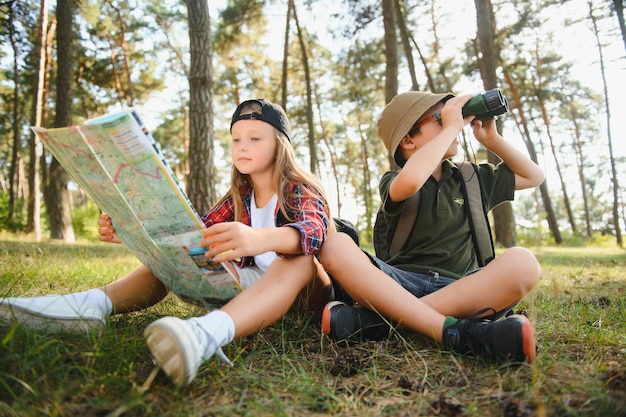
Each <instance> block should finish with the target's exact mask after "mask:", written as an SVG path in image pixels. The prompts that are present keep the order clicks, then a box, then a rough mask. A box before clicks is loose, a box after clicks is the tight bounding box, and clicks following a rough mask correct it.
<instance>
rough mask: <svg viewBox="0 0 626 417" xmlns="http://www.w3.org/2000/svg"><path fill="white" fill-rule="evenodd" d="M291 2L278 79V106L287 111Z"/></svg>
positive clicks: (292, 6)
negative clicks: (280, 71) (279, 94)
mask: <svg viewBox="0 0 626 417" xmlns="http://www.w3.org/2000/svg"><path fill="white" fill-rule="evenodd" d="M294 7H295V6H294V4H293V0H289V2H288V3H287V18H286V20H285V43H284V44H283V69H282V74H281V77H280V92H281V96H280V105H281V106H282V107H283V109H285V111H286V109H287V71H288V68H289V67H288V62H287V61H288V58H289V32H290V26H289V25H290V24H291V11H292V10H293V8H294Z"/></svg>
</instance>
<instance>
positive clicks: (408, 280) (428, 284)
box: [333, 251, 515, 320]
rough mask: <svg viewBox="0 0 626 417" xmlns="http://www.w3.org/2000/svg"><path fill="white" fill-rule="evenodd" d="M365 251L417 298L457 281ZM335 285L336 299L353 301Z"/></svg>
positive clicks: (502, 312) (496, 316) (496, 314)
mask: <svg viewBox="0 0 626 417" xmlns="http://www.w3.org/2000/svg"><path fill="white" fill-rule="evenodd" d="M363 253H365V254H366V255H367V256H368V257H369V258H370V261H371V262H372V264H373V265H374V266H376V267H377V268H378V269H380V270H381V271H383V272H384V273H385V274H387V275H388V276H390V277H391V278H392V279H393V280H394V281H396V282H397V283H398V284H400V285H401V286H402V287H403V288H404V289H405V290H407V291H408V292H410V293H411V294H413V295H414V296H415V297H417V298H421V297H424V296H425V295H428V294H430V293H433V292H435V291H438V290H440V289H442V288H443V287H445V286H446V285H449V284H451V283H453V282H454V281H456V279H455V278H450V277H446V276H443V275H440V274H439V273H438V272H429V273H422V272H411V271H405V270H403V269H399V268H396V267H395V266H392V265H389V264H387V263H386V262H384V261H382V260H380V259H378V258H377V257H375V256H373V255H372V254H370V253H368V252H366V251H363ZM477 271H479V269H476V270H473V271H470V272H468V273H467V274H465V276H467V275H471V274H473V273H474V272H477ZM460 279H462V278H460ZM333 287H335V288H334V289H335V293H336V295H337V298H336V299H338V300H340V301H343V302H346V303H348V304H352V302H353V301H352V299H351V298H350V296H349V295H348V294H347V293H346V292H345V291H344V290H343V289H342V288H341V287H340V286H338V285H337V286H336V283H334V282H333ZM514 306H515V305H513V306H510V307H508V308H505V309H504V310H500V311H495V310H493V309H491V311H492V312H493V314H489V315H487V316H484V318H487V319H489V320H497V319H499V318H500V317H503V316H505V315H509V314H511V313H510V312H511V311H512V308H513V307H514Z"/></svg>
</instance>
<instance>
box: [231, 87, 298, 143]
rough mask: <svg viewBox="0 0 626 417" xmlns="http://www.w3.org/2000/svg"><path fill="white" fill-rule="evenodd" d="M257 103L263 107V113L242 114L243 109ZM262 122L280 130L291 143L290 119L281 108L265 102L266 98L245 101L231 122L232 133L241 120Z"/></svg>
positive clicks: (238, 107)
mask: <svg viewBox="0 0 626 417" xmlns="http://www.w3.org/2000/svg"><path fill="white" fill-rule="evenodd" d="M251 103H257V104H259V105H260V106H261V113H260V114H259V113H257V112H253V113H248V114H241V109H243V108H244V107H245V106H247V105H249V104H251ZM250 119H254V120H260V121H262V122H265V123H269V124H271V125H272V126H274V127H275V128H276V129H278V130H280V131H281V132H282V133H283V134H284V135H285V136H287V139H289V141H290V142H291V127H290V126H289V119H288V118H287V113H285V110H283V108H282V107H280V106H279V105H278V104H274V103H272V102H271V101H268V100H265V99H264V98H257V99H253V100H246V101H243V102H242V103H241V104H239V106H237V109H236V110H235V113H233V119H232V120H231V122H230V131H231V132H232V131H233V125H234V124H235V122H237V121H239V120H250Z"/></svg>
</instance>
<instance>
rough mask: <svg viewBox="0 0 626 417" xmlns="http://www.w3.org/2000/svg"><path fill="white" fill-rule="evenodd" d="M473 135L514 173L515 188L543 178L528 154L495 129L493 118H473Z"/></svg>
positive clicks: (526, 185)
mask: <svg viewBox="0 0 626 417" xmlns="http://www.w3.org/2000/svg"><path fill="white" fill-rule="evenodd" d="M473 129H474V136H475V137H476V139H477V140H478V141H479V142H480V143H481V144H483V145H484V146H485V147H486V148H487V149H489V150H490V151H491V152H493V153H495V154H496V155H498V156H499V157H500V159H502V161H503V162H504V163H505V164H506V165H507V166H508V167H509V168H510V169H511V171H513V172H514V173H515V189H516V190H524V189H527V188H532V187H536V186H538V185H539V184H541V183H542V182H543V180H544V178H545V174H544V172H543V170H542V169H541V168H540V167H539V166H538V165H537V164H536V163H534V162H533V161H532V160H531V159H530V158H529V157H528V156H526V155H525V154H524V153H522V152H520V151H519V150H518V149H516V148H515V147H514V146H513V145H511V143H509V142H508V141H506V140H505V139H504V138H503V137H502V136H500V134H498V132H497V130H496V123H495V120H486V121H480V120H474V122H473Z"/></svg>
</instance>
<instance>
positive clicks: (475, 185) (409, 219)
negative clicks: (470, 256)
mask: <svg viewBox="0 0 626 417" xmlns="http://www.w3.org/2000/svg"><path fill="white" fill-rule="evenodd" d="M457 166H458V167H459V175H461V176H462V179H461V184H462V187H461V188H462V189H463V197H464V198H465V204H464V207H465V211H466V214H467V217H468V219H469V224H470V230H471V231H472V241H473V242H474V248H475V250H476V256H477V258H478V264H479V265H480V266H481V267H482V266H485V265H487V264H488V263H489V262H490V261H491V260H493V258H494V257H495V255H494V247H493V239H492V237H491V228H490V226H489V219H488V217H487V211H486V210H485V206H484V201H483V198H482V193H481V190H480V182H479V179H478V169H477V167H476V165H475V164H473V163H457ZM419 202H420V192H419V191H418V192H417V193H415V194H413V195H412V196H411V197H409V198H408V199H407V200H406V201H405V202H404V207H403V208H402V212H401V213H400V218H399V219H398V224H397V226H396V230H395V231H394V233H393V238H392V240H391V242H388V241H387V222H386V221H385V216H384V215H383V212H382V208H380V209H378V213H377V214H376V220H375V222H374V250H375V251H376V257H377V258H379V259H381V260H383V261H388V260H389V259H390V258H391V257H392V256H393V255H395V254H396V253H398V251H399V250H400V249H402V247H403V246H404V244H405V242H406V241H407V239H408V237H409V233H410V232H411V231H412V230H413V225H414V224H415V220H416V219H417V213H418V211H419V204H420V203H419Z"/></svg>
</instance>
